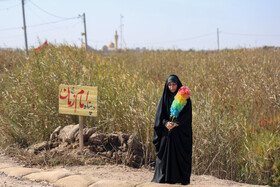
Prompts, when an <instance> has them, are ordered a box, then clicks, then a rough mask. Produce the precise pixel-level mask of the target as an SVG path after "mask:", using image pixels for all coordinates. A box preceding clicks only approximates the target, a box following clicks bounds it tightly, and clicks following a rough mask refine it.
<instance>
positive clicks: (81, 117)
mask: <svg viewBox="0 0 280 187" xmlns="http://www.w3.org/2000/svg"><path fill="white" fill-rule="evenodd" d="M83 129H84V117H83V116H79V145H80V151H83V149H84V134H83Z"/></svg>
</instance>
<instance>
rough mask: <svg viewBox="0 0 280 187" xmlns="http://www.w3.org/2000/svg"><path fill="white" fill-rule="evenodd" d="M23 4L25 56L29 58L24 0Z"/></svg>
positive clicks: (22, 0)
mask: <svg viewBox="0 0 280 187" xmlns="http://www.w3.org/2000/svg"><path fill="white" fill-rule="evenodd" d="M21 6H22V16H23V30H24V39H25V58H27V57H28V45H27V34H26V24H25V12H24V0H21Z"/></svg>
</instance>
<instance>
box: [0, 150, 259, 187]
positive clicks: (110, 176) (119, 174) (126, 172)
mask: <svg viewBox="0 0 280 187" xmlns="http://www.w3.org/2000/svg"><path fill="white" fill-rule="evenodd" d="M1 166H2V167H3V166H4V167H10V168H13V167H19V166H20V167H23V166H21V165H20V163H17V162H15V161H14V160H13V159H11V158H9V157H7V156H5V155H4V153H3V152H1V150H0V169H1ZM51 169H52V170H56V171H67V172H69V173H71V174H72V175H80V176H93V177H95V178H98V179H99V180H102V181H105V180H117V181H132V182H134V183H138V184H140V183H141V184H145V183H147V182H150V181H151V179H152V177H153V171H152V170H148V169H145V168H141V169H135V168H131V167H126V166H122V165H100V166H92V165H91V166H73V167H55V168H51ZM45 170H47V169H43V170H40V172H42V171H45ZM48 170H49V169H48ZM10 186H11V187H29V186H33V187H55V186H63V185H59V184H58V185H57V183H56V185H54V184H52V183H48V182H46V181H43V182H37V181H35V180H29V179H25V178H24V177H22V176H20V177H15V176H9V175H8V174H7V173H5V172H1V171H0V187H10ZM120 186H122V185H120ZM142 186H143V185H142ZM148 186H149V187H150V186H151V183H149V184H148ZM152 186H153V185H152ZM155 186H157V185H155ZM168 186H173V185H168ZM175 186H178V185H175ZM191 186H228V187H233V186H240V187H242V186H250V187H253V186H255V187H261V186H258V185H249V184H244V183H237V182H234V181H229V180H221V179H217V178H215V177H212V176H206V175H203V176H195V175H193V176H192V177H191Z"/></svg>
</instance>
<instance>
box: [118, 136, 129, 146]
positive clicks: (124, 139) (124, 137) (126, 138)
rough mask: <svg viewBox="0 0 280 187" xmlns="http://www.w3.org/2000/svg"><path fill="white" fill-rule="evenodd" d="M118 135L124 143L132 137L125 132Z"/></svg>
mask: <svg viewBox="0 0 280 187" xmlns="http://www.w3.org/2000/svg"><path fill="white" fill-rule="evenodd" d="M118 135H119V140H120V142H121V144H122V145H123V144H126V143H127V141H128V139H129V137H130V136H129V135H127V134H123V133H119V134H118Z"/></svg>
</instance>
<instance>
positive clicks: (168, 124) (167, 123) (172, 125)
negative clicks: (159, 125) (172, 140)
mask: <svg viewBox="0 0 280 187" xmlns="http://www.w3.org/2000/svg"><path fill="white" fill-rule="evenodd" d="M178 126H179V125H178V124H177V123H173V122H170V121H168V122H166V123H165V127H166V128H167V129H168V130H169V131H170V130H172V129H173V128H174V127H178Z"/></svg>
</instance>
